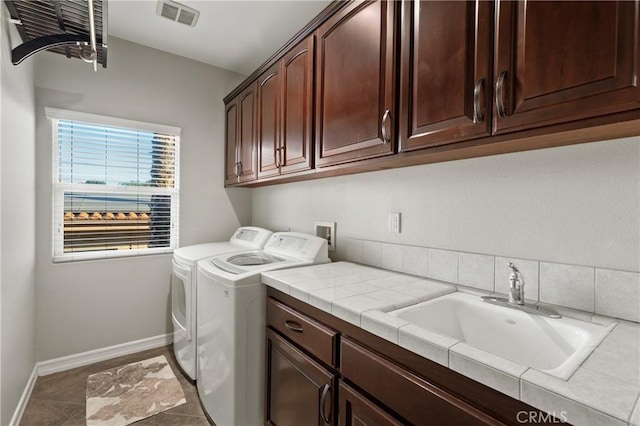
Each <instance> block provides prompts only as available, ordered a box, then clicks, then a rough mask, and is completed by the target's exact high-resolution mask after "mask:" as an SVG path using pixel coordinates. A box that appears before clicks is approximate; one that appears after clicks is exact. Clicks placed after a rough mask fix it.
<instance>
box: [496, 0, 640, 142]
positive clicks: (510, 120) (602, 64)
mask: <svg viewBox="0 0 640 426" xmlns="http://www.w3.org/2000/svg"><path fill="white" fill-rule="evenodd" d="M496 4H497V6H496V7H497V8H498V10H497V11H496V12H497V13H496V16H497V23H496V35H495V43H496V44H495V59H494V63H495V69H494V85H495V105H494V133H502V132H506V131H513V130H520V129H526V128H531V127H537V126H542V125H547V124H552V123H558V122H566V121H571V120H577V119H581V118H586V117H593V116H596V115H604V114H607V113H612V112H617V111H623V110H628V109H633V108H637V107H638V102H639V101H640V91H639V89H638V81H637V77H638V67H639V66H640V65H639V55H640V54H639V50H638V45H637V39H638V26H639V23H638V22H639V18H638V1H570V2H564V1H527V2H522V1H514V2H511V1H498V2H497V3H496Z"/></svg>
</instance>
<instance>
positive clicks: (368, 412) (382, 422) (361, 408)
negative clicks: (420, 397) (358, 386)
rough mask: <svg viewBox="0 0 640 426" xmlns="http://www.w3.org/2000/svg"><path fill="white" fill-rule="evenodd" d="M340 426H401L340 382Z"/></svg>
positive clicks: (387, 414)
mask: <svg viewBox="0 0 640 426" xmlns="http://www.w3.org/2000/svg"><path fill="white" fill-rule="evenodd" d="M338 399H339V403H338V406H339V407H340V410H339V411H340V422H339V424H340V426H402V425H403V423H401V422H399V421H398V420H396V419H395V418H394V417H392V416H391V415H390V414H389V413H387V412H386V411H384V410H383V409H382V408H380V407H378V406H377V405H376V404H374V403H373V402H372V401H370V400H369V399H367V398H366V397H364V396H363V395H361V394H360V393H358V392H357V391H355V390H354V389H352V388H351V387H349V386H348V385H346V384H345V383H344V382H342V381H340V390H339V391H338Z"/></svg>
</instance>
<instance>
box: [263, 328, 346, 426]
mask: <svg viewBox="0 0 640 426" xmlns="http://www.w3.org/2000/svg"><path fill="white" fill-rule="evenodd" d="M266 384H267V398H266V413H265V418H266V419H267V421H266V422H267V424H269V425H277V426H299V425H309V426H311V425H323V426H324V425H332V424H334V423H335V422H334V417H335V409H334V402H333V401H334V399H335V389H336V378H335V376H334V375H333V374H332V373H330V372H329V371H328V370H326V369H325V368H323V367H322V366H320V364H318V363H317V362H315V361H314V360H313V359H311V358H310V357H308V356H307V355H305V354H304V353H302V352H301V351H300V350H299V349H297V348H296V347H295V346H293V345H291V344H290V343H288V342H287V341H286V340H284V338H282V337H280V336H279V335H278V334H276V333H275V332H273V331H271V330H269V329H267V371H266Z"/></svg>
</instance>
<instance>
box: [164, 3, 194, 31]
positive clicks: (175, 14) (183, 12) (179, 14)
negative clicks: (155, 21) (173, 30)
mask: <svg viewBox="0 0 640 426" xmlns="http://www.w3.org/2000/svg"><path fill="white" fill-rule="evenodd" d="M156 13H157V14H158V15H160V16H162V17H165V18H167V19H171V20H172V21H174V22H179V23H181V24H185V25H189V26H191V27H195V26H196V24H197V23H198V18H199V17H200V11H199V10H196V9H194V8H192V7H189V6H185V5H184V4H181V3H178V2H175V1H172V0H159V1H158V6H157V7H156Z"/></svg>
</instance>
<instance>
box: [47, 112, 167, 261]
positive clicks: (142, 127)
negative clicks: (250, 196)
mask: <svg viewBox="0 0 640 426" xmlns="http://www.w3.org/2000/svg"><path fill="white" fill-rule="evenodd" d="M46 115H47V118H49V119H51V120H52V123H53V233H54V235H53V260H54V261H56V262H58V261H69V260H80V259H95V258H104V257H117V256H131V255H141V254H156V253H166V252H170V251H172V250H173V249H174V248H175V247H177V242H178V196H179V184H178V153H179V145H180V129H179V128H176V127H170V126H162V125H157V124H150V123H142V122H137V121H131V120H124V119H117V118H111V117H103V116H98V115H93V114H84V113H78V112H73V111H65V110H59V109H55V108H46Z"/></svg>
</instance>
